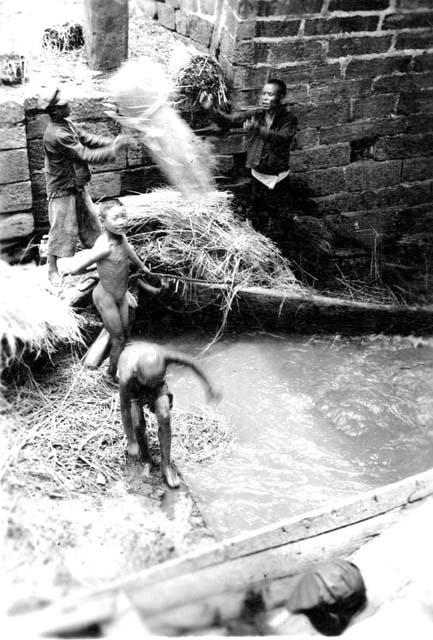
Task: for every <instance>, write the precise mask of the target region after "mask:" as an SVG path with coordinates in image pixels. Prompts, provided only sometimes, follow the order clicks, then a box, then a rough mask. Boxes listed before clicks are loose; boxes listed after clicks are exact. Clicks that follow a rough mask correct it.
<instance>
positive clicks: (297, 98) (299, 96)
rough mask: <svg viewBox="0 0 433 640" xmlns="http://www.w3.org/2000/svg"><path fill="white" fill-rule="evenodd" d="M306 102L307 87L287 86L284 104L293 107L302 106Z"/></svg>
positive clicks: (300, 85)
mask: <svg viewBox="0 0 433 640" xmlns="http://www.w3.org/2000/svg"><path fill="white" fill-rule="evenodd" d="M307 101H308V85H307V84H289V85H288V86H287V94H286V98H285V100H284V102H285V103H286V104H290V105H295V104H303V103H304V102H307Z"/></svg>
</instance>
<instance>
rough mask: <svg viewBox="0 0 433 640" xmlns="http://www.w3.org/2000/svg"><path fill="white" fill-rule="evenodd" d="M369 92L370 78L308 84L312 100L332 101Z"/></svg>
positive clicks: (356, 96) (364, 94)
mask: <svg viewBox="0 0 433 640" xmlns="http://www.w3.org/2000/svg"><path fill="white" fill-rule="evenodd" d="M370 93H371V80H370V78H361V79H360V80H337V81H336V82H326V83H323V82H320V83H319V82H314V83H311V85H310V100H311V101H312V102H319V103H321V102H332V101H339V100H347V99H348V98H358V97H360V96H368V95H369V94H370Z"/></svg>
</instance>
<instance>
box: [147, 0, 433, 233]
mask: <svg viewBox="0 0 433 640" xmlns="http://www.w3.org/2000/svg"><path fill="white" fill-rule="evenodd" d="M156 5H157V17H158V20H159V21H160V22H161V23H162V24H165V25H166V26H168V27H169V28H171V29H177V30H179V29H178V26H177V25H178V24H180V22H181V19H182V20H183V19H184V18H183V17H182V16H184V15H188V16H189V15H190V14H191V12H195V11H198V9H199V6H200V7H201V13H200V14H197V16H199V17H200V19H206V20H207V21H208V23H209V25H212V27H213V32H212V34H211V35H210V36H209V38H208V37H206V38H205V39H203V38H202V39H201V42H202V43H203V44H205V41H206V42H207V41H208V40H209V41H210V42H211V45H210V46H211V50H212V51H213V52H214V53H215V55H216V56H217V57H218V59H219V61H220V62H221V64H222V66H223V67H224V69H225V70H226V72H227V74H228V77H229V79H230V82H231V86H232V91H231V98H232V101H233V104H234V106H235V109H237V110H242V109H243V108H246V107H249V106H252V105H255V104H256V103H257V98H258V95H259V92H260V89H261V87H262V85H263V83H264V82H265V80H266V79H267V78H269V77H272V76H275V77H278V78H281V79H282V80H284V81H285V82H286V83H287V86H288V102H289V103H291V108H292V109H293V110H294V111H295V113H296V114H297V116H298V120H299V135H298V139H297V146H298V148H297V150H296V152H295V153H293V157H292V165H291V168H292V171H293V172H294V173H297V174H299V175H302V178H303V179H304V180H305V181H306V183H307V185H308V187H309V188H310V189H311V191H312V192H313V193H314V195H315V196H316V198H317V203H318V206H319V209H320V210H321V211H327V210H329V209H333V210H338V211H341V212H342V213H346V214H351V215H353V216H355V217H356V218H359V223H360V224H368V223H369V220H371V219H374V221H375V224H376V225H378V224H379V225H380V216H378V213H380V211H382V210H383V211H387V212H388V211H394V210H396V209H398V208H401V207H402V206H404V207H405V208H407V209H414V210H416V207H418V206H419V205H425V204H428V206H430V205H431V202H432V200H433V193H432V179H433V161H432V160H433V159H432V157H431V156H432V154H433V144H432V142H433V3H432V0H221V1H220V2H219V3H217V6H215V3H214V0H211V1H210V5H209V15H207V16H206V15H204V13H203V4H202V5H200V4H199V0H197V1H195V0H188V1H187V0H169V1H167V2H165V3H161V2H157V3H156ZM206 6H207V5H206ZM168 13H169V14H170V16H172V19H171V22H170V24H169V23H168V21H167V20H166V19H165V18H164V17H163V16H166V15H167V14H168ZM193 15H194V13H193ZM190 37H191V39H194V38H192V36H190ZM232 146H234V145H232ZM222 152H224V149H222ZM365 219H366V220H367V221H365Z"/></svg>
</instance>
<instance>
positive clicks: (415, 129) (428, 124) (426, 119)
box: [406, 113, 433, 133]
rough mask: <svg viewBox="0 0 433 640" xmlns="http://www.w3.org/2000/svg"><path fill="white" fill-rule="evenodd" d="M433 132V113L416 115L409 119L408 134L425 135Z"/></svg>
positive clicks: (410, 116)
mask: <svg viewBox="0 0 433 640" xmlns="http://www.w3.org/2000/svg"><path fill="white" fill-rule="evenodd" d="M427 131H433V114H432V113H415V114H411V115H409V116H408V117H407V125H406V132H407V133H424V132H427Z"/></svg>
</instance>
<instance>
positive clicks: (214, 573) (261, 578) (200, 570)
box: [32, 470, 433, 634]
mask: <svg viewBox="0 0 433 640" xmlns="http://www.w3.org/2000/svg"><path fill="white" fill-rule="evenodd" d="M432 499H433V470H429V471H426V472H424V473H421V474H417V475H416V476H412V477H410V478H407V479H405V480H402V481H400V482H397V483H393V484H390V485H387V486H385V487H382V488H380V489H377V490H374V491H369V492H366V493H363V494H360V495H358V496H355V497H354V498H353V499H351V500H348V501H344V502H341V503H339V504H335V505H333V506H332V507H331V508H325V509H319V510H315V511H312V512H310V513H307V514H304V515H302V516H295V517H292V518H288V519H287V520H282V521H280V522H278V523H275V524H273V525H270V526H267V527H262V528H260V529H257V530H255V531H253V532H251V533H247V534H243V535H240V536H237V537H235V538H231V539H228V540H225V541H223V542H221V543H218V544H214V545H212V546H210V547H208V548H207V549H206V550H204V551H198V552H195V553H191V554H188V555H185V556H183V557H180V558H177V559H174V560H171V561H168V562H165V563H163V564H161V565H157V566H155V567H152V568H151V569H148V570H146V571H143V572H140V573H138V574H137V575H134V576H132V577H128V578H125V579H123V580H118V581H116V582H113V583H111V584H109V585H107V586H106V587H104V588H102V589H97V590H92V591H88V592H85V593H83V594H82V595H80V596H78V597H72V598H69V599H68V600H65V601H63V602H60V603H58V604H56V605H54V606H51V607H48V608H47V609H46V610H44V611H42V612H40V613H38V614H33V617H32V626H33V628H34V629H38V630H39V632H40V633H42V632H43V633H50V634H55V633H61V632H64V631H70V630H71V629H72V628H74V629H79V628H83V627H84V626H86V625H88V624H90V623H99V622H101V621H107V620H110V619H111V618H112V617H113V616H115V605H114V603H115V599H116V598H117V597H118V594H119V593H120V592H125V593H126V594H127V596H128V598H129V599H130V600H131V602H132V603H133V605H134V606H135V607H136V608H137V609H138V610H139V611H140V614H141V615H142V616H143V618H144V620H145V622H146V624H147V626H148V627H149V628H150V629H151V630H152V631H153V632H154V633H173V632H174V631H176V632H178V631H179V630H181V631H182V630H188V629H189V630H190V629H194V628H201V627H210V626H212V624H213V623H214V622H215V620H218V621H219V622H220V623H221V622H224V621H226V620H230V619H233V618H234V617H236V616H237V615H238V614H239V612H240V609H241V606H242V602H243V598H244V596H245V594H246V592H247V591H248V590H249V589H251V588H254V589H256V590H261V591H262V594H263V595H264V597H265V600H266V602H267V605H268V607H273V606H276V605H278V604H280V603H281V602H282V601H283V600H284V599H285V598H286V597H287V593H288V592H287V589H288V588H290V584H291V580H292V579H293V577H294V576H295V575H296V574H298V573H299V572H300V571H303V570H305V569H306V568H308V567H309V566H311V565H312V564H314V563H315V562H317V561H321V560H324V559H325V558H326V559H330V558H333V557H345V556H348V555H350V554H351V553H353V552H354V551H355V550H356V549H358V548H359V547H360V546H361V545H362V544H363V543H364V542H366V541H368V540H370V539H371V538H372V537H374V536H377V535H378V534H380V533H381V532H382V531H383V530H384V529H386V528H387V527H389V526H390V525H391V524H393V523H395V522H397V521H398V520H399V518H401V515H402V514H403V513H407V512H408V511H409V510H411V509H415V508H416V507H417V506H418V505H422V504H425V503H426V501H428V500H432Z"/></svg>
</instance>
